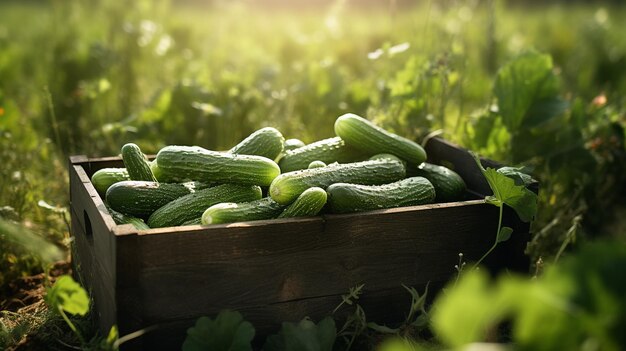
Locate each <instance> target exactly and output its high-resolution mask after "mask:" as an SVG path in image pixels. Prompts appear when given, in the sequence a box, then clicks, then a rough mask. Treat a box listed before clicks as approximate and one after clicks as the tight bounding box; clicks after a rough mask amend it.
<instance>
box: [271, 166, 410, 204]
mask: <svg viewBox="0 0 626 351" xmlns="http://www.w3.org/2000/svg"><path fill="white" fill-rule="evenodd" d="M405 175H406V169H405V167H404V165H403V164H402V163H401V162H398V161H394V160H389V159H380V160H369V161H363V162H355V163H343V164H342V163H338V164H332V165H328V166H326V167H322V168H313V169H305V170H301V171H295V172H289V173H283V174H281V175H280V176H278V177H276V179H274V181H273V182H272V184H271V185H270V190H269V193H270V196H271V197H272V199H274V201H276V202H278V203H280V204H283V205H288V204H290V203H292V202H293V201H294V200H295V199H296V198H297V197H298V196H300V194H302V193H303V192H304V191H305V190H306V189H308V188H311V187H314V186H317V187H320V188H324V189H325V188H326V187H328V186H329V185H331V184H333V183H340V182H348V183H356V184H370V185H372V184H385V183H390V182H395V181H397V180H399V179H402V178H404V177H405Z"/></svg>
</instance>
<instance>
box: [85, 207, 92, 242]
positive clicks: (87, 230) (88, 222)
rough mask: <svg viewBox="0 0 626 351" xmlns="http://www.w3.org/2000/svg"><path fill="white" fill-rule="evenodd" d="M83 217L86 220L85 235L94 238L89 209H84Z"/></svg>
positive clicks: (90, 238)
mask: <svg viewBox="0 0 626 351" xmlns="http://www.w3.org/2000/svg"><path fill="white" fill-rule="evenodd" d="M83 218H84V220H85V236H86V237H87V239H89V240H93V229H92V228H91V220H90V219H89V215H88V214H87V211H84V210H83Z"/></svg>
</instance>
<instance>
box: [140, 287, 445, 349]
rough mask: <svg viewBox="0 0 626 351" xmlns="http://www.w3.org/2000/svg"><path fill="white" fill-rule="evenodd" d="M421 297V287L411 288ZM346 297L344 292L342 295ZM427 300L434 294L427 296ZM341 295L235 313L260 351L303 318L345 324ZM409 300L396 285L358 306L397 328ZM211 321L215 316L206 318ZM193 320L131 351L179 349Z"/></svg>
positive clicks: (162, 330) (164, 326)
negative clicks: (284, 325) (283, 325)
mask: <svg viewBox="0 0 626 351" xmlns="http://www.w3.org/2000/svg"><path fill="white" fill-rule="evenodd" d="M443 284H444V283H443V282H431V283H430V284H429V287H428V289H429V291H431V292H432V291H437V290H439V289H440V288H441V287H442V286H443ZM414 287H415V288H416V289H417V291H418V292H419V293H420V294H421V293H422V292H423V291H424V290H425V286H414ZM345 293H347V290H346V292H345ZM428 296H429V297H433V296H434V294H432V293H430V294H429V295H428ZM341 301H342V299H341V295H333V296H322V297H317V298H310V299H302V300H297V301H288V302H282V303H275V304H268V305H260V306H251V307H246V308H242V309H239V310H238V311H239V312H240V313H241V314H242V315H243V317H244V319H245V320H247V321H251V322H252V324H253V325H254V327H255V332H256V333H255V340H254V344H255V349H260V348H261V346H262V345H263V342H264V340H265V338H266V336H268V335H271V334H276V333H277V332H278V331H279V329H280V324H281V322H282V321H284V322H293V323H297V322H298V321H300V320H301V319H302V318H304V317H309V318H311V319H312V320H313V321H314V322H316V323H317V322H319V321H320V320H321V319H323V318H324V317H326V316H332V317H333V319H335V323H336V327H337V329H340V328H341V325H342V324H343V322H344V321H345V318H346V317H347V315H348V314H351V313H353V312H354V307H352V306H349V305H344V306H343V307H341V308H340V309H339V310H338V311H337V312H336V313H335V314H333V310H334V309H335V307H337V306H338V305H339V304H340V303H341ZM410 303H411V296H410V295H409V294H408V293H407V291H406V290H404V288H402V287H401V286H400V285H399V284H397V285H395V286H393V287H391V288H390V289H387V290H383V291H373V290H368V289H367V287H365V288H364V289H363V294H362V295H361V298H360V299H359V304H360V305H361V307H362V308H363V309H364V311H365V314H366V317H367V320H368V321H374V322H377V323H380V324H385V325H388V326H392V327H393V326H395V325H398V324H397V323H400V322H402V320H401V319H402V318H404V316H405V315H406V314H407V313H408V307H409V305H410ZM207 316H209V317H211V318H215V316H216V313H215V314H207ZM196 319H197V316H193V317H188V318H181V319H177V320H173V321H167V322H163V323H160V324H159V326H158V329H156V330H155V331H153V332H150V333H148V334H146V335H144V336H142V337H141V338H140V340H137V342H136V343H135V344H134V345H132V347H131V348H132V349H139V348H143V349H167V350H175V349H180V346H181V345H182V343H183V341H184V340H185V337H186V330H187V329H188V328H189V327H191V326H193V325H194V324H195V322H196Z"/></svg>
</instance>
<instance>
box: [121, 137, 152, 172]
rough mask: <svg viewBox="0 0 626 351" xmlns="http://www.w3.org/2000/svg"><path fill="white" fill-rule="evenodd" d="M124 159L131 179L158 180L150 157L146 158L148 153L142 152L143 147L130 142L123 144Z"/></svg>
mask: <svg viewBox="0 0 626 351" xmlns="http://www.w3.org/2000/svg"><path fill="white" fill-rule="evenodd" d="M122 160H124V165H125V166H126V169H127V170H128V175H129V176H130V179H131V180H145V181H149V182H156V181H157V180H156V178H155V177H154V174H152V171H151V170H150V164H149V162H148V159H146V155H144V154H143V152H141V149H139V146H137V145H136V144H133V143H128V144H125V145H124V146H122Z"/></svg>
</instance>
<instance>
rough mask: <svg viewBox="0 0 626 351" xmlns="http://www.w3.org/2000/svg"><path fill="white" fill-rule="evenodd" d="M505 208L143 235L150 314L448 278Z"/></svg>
mask: <svg viewBox="0 0 626 351" xmlns="http://www.w3.org/2000/svg"><path fill="white" fill-rule="evenodd" d="M495 210H496V209H495V208H494V207H493V206H487V205H484V204H483V205H474V206H461V207H449V208H435V209H432V210H430V211H428V210H425V211H411V212H401V213H391V214H387V215H386V214H379V215H370V216H352V217H350V216H335V217H328V218H327V220H326V221H325V222H317V225H316V226H302V225H300V224H299V223H297V222H296V223H294V224H290V223H285V224H284V225H277V224H276V225H272V226H267V227H265V228H264V227H260V228H257V227H248V228H245V227H242V228H238V230H237V231H233V230H232V229H233V228H219V229H215V230H213V229H211V228H205V230H204V231H202V232H198V231H195V232H186V233H179V234H164V235H145V236H139V240H140V242H139V244H138V247H140V248H141V259H140V261H141V263H140V264H141V273H140V276H139V277H138V284H139V286H140V287H141V297H140V298H141V300H142V301H143V307H144V311H143V313H144V317H145V321H144V322H146V323H156V322H158V321H162V320H174V319H180V318H186V317H189V316H197V315H201V314H213V313H216V312H218V311H219V310H220V309H222V308H232V309H241V308H245V307H249V306H256V305H264V304H270V303H278V302H286V301H292V300H297V299H303V298H308V297H319V296H328V295H337V294H342V293H345V292H346V291H347V289H348V288H349V287H351V286H355V285H357V284H360V283H365V284H367V285H368V287H369V288H370V289H372V290H380V289H387V288H389V287H393V286H398V285H399V284H400V283H404V284H407V285H416V286H419V285H424V284H426V283H427V282H428V281H445V280H447V279H448V278H449V277H450V276H451V274H453V273H454V265H455V264H456V263H457V261H458V253H459V252H464V253H465V255H466V257H467V258H468V259H477V258H479V257H480V255H482V253H484V252H485V251H486V250H487V249H488V248H489V246H490V244H491V242H492V238H491V236H485V235H483V233H484V231H486V232H487V233H493V232H494V231H495V229H496V223H495V220H496V219H497V212H496V211H495ZM489 219H491V220H489ZM485 223H487V224H485ZM320 226H322V227H321V228H320ZM380 228H385V233H384V234H383V233H382V232H381V229H380ZM296 235H297V237H296ZM228 254H230V257H229V255H228ZM180 296H184V298H180ZM328 307H329V308H331V309H332V307H330V306H328ZM333 307H334V306H333Z"/></svg>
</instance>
